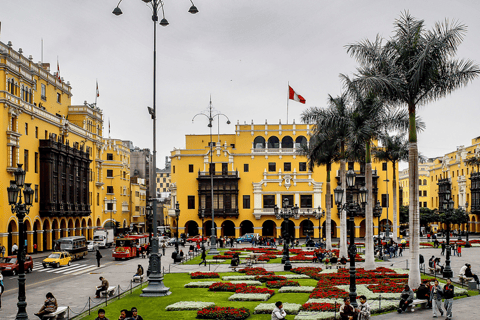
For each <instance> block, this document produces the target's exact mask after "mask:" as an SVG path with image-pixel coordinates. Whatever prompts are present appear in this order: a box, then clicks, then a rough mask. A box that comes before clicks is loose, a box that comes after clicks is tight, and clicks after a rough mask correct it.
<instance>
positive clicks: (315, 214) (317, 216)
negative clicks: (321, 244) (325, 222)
mask: <svg viewBox="0 0 480 320" xmlns="http://www.w3.org/2000/svg"><path fill="white" fill-rule="evenodd" d="M312 215H313V217H314V218H315V219H318V241H320V239H322V232H321V230H322V225H321V223H320V219H322V218H323V217H324V216H325V210H323V209H322V208H321V207H320V206H318V211H317V210H313V212H312Z"/></svg>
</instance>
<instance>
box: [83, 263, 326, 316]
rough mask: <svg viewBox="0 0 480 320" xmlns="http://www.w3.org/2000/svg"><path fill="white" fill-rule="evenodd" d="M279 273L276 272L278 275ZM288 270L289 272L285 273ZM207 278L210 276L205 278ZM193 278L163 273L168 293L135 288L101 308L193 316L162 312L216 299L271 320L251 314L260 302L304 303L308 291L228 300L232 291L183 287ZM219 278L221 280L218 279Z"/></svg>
mask: <svg viewBox="0 0 480 320" xmlns="http://www.w3.org/2000/svg"><path fill="white" fill-rule="evenodd" d="M280 273H281V272H279V274H280ZM285 273H288V272H285ZM225 275H239V274H238V273H222V274H221V276H225ZM206 280H209V279H206ZM193 281H201V280H192V279H190V276H189V275H188V274H184V273H179V274H167V275H165V281H164V283H165V285H166V286H167V287H169V288H170V291H171V292H172V294H171V295H169V296H166V297H158V298H143V297H140V293H141V289H137V290H135V291H134V292H133V294H131V295H129V296H127V297H125V298H122V299H120V300H115V301H114V302H111V303H109V304H108V306H107V307H103V309H105V310H106V317H107V318H109V319H111V320H115V319H118V316H119V315H120V310H122V309H128V310H130V309H131V308H132V307H136V308H137V309H138V314H139V315H141V316H142V317H143V318H144V319H168V318H171V319H175V320H176V319H195V318H196V315H197V312H196V311H165V307H167V306H168V305H171V304H174V303H176V302H179V301H206V302H209V301H211V302H215V304H216V305H217V306H221V307H235V308H241V307H245V308H247V309H249V310H250V313H252V315H251V316H250V317H249V318H248V319H252V320H254V319H270V318H271V316H270V314H253V310H254V309H255V307H256V306H257V305H258V304H259V303H274V302H276V301H278V300H281V301H283V302H289V303H299V304H303V303H305V302H306V301H307V300H308V297H309V295H310V294H309V293H277V292H278V289H276V290H275V292H276V293H275V295H274V296H273V297H271V298H270V299H269V300H268V301H266V302H260V301H251V302H249V301H228V298H229V297H230V296H231V295H232V294H233V293H232V292H212V291H208V289H207V288H198V289H197V288H184V287H183V285H184V284H186V283H189V282H193ZM219 281H220V279H219ZM295 281H298V282H299V283H300V284H301V285H302V286H315V285H316V284H317V281H316V280H313V279H299V280H295ZM96 317H97V311H96V310H95V311H93V312H92V314H91V315H90V316H88V315H87V316H86V317H84V318H83V319H87V320H94V319H95V318H96ZM294 317H295V315H289V316H287V319H293V318H294Z"/></svg>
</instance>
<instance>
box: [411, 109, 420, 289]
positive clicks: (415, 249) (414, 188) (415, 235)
mask: <svg viewBox="0 0 480 320" xmlns="http://www.w3.org/2000/svg"><path fill="white" fill-rule="evenodd" d="M408 113H409V117H410V124H409V145H408V168H409V170H408V171H409V172H408V179H409V180H410V181H409V183H410V195H409V200H410V204H409V217H408V220H409V221H408V222H409V230H410V254H411V256H410V274H409V276H408V284H409V286H410V288H418V286H419V285H420V282H421V278H420V265H419V251H420V229H419V225H420V213H419V211H418V189H419V188H418V147H417V130H416V124H415V105H414V104H409V106H408Z"/></svg>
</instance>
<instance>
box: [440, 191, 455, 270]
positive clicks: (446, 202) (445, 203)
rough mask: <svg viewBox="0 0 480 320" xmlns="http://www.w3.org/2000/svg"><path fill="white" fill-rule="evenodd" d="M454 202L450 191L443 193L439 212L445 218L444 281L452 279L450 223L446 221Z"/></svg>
mask: <svg viewBox="0 0 480 320" xmlns="http://www.w3.org/2000/svg"><path fill="white" fill-rule="evenodd" d="M453 206H454V202H453V200H452V199H450V191H447V192H446V193H445V199H444V200H443V208H442V209H443V210H442V211H441V212H442V213H444V214H445V215H446V216H447V219H446V222H447V244H446V245H445V250H446V252H447V253H446V254H445V268H443V277H444V278H445V279H448V278H452V277H453V271H452V268H451V266H450V221H448V216H449V215H451V214H452V211H453Z"/></svg>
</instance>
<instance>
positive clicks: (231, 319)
mask: <svg viewBox="0 0 480 320" xmlns="http://www.w3.org/2000/svg"><path fill="white" fill-rule="evenodd" d="M249 316H250V310H248V309H246V308H232V307H206V308H203V309H202V310H198V311H197V319H221V320H242V319H246V318H248V317H249Z"/></svg>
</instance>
